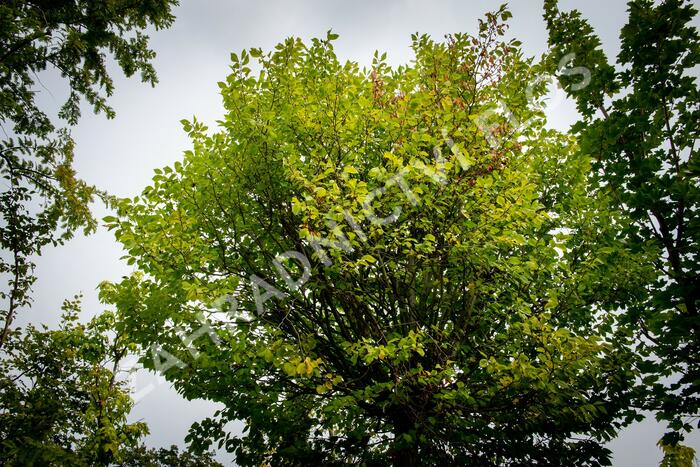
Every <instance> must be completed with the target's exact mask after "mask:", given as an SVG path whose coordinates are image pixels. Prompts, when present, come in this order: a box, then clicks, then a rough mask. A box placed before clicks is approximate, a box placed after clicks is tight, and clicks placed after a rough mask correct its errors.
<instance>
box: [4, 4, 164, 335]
mask: <svg viewBox="0 0 700 467" xmlns="http://www.w3.org/2000/svg"><path fill="white" fill-rule="evenodd" d="M176 4H177V1H176V0H152V1H147V2H133V1H130V0H99V1H95V0H77V1H73V0H71V1H68V0H31V1H26V0H8V1H3V2H2V4H0V128H2V131H3V135H4V137H3V139H1V140H0V177H1V180H2V191H1V192H0V221H1V222H0V251H1V252H2V255H1V256H0V274H2V275H3V276H7V277H8V285H9V287H8V290H7V291H2V292H0V299H1V300H3V301H6V302H7V304H6V305H3V307H2V309H0V317H1V319H2V321H3V324H2V330H0V348H1V347H2V346H3V345H4V343H5V341H6V340H7V336H8V333H9V332H10V329H11V328H10V327H11V325H12V322H13V320H14V317H15V315H16V314H17V311H18V310H19V309H20V308H24V307H27V306H29V305H30V303H31V293H30V288H31V286H32V284H33V282H34V281H35V277H34V275H33V269H34V264H33V263H32V261H31V260H30V259H29V257H30V256H31V255H32V254H35V253H40V252H41V249H42V248H43V247H44V246H45V245H50V244H53V245H56V244H58V243H62V242H63V241H64V240H66V239H68V238H70V237H71V236H72V235H73V233H74V232H75V231H76V230H78V229H81V228H83V229H84V230H85V232H91V231H93V230H94V229H95V227H96V225H97V222H96V221H95V219H94V218H93V217H92V215H91V213H90V207H89V204H90V203H91V202H92V201H93V200H94V198H95V196H96V195H101V196H102V197H106V194H105V193H102V192H99V191H98V190H97V189H96V188H95V187H93V186H91V185H89V184H88V183H86V182H84V181H82V180H81V179H80V178H79V177H78V175H77V174H76V173H75V171H74V170H73V167H72V163H73V157H74V155H73V150H74V142H73V140H72V139H71V137H70V132H69V131H68V129H66V128H62V127H61V125H60V124H59V123H58V122H59V121H61V120H62V121H64V122H66V123H67V124H68V125H75V124H76V123H77V122H78V118H79V117H80V104H81V99H84V100H85V101H86V102H87V103H88V104H89V105H91V106H92V107H93V109H94V111H95V112H98V113H99V112H104V113H106V114H107V116H108V117H113V116H114V110H113V109H112V108H111V107H110V106H109V105H108V103H107V98H108V97H109V96H110V95H111V94H112V92H113V91H114V85H113V81H112V78H111V76H110V74H109V72H108V69H107V68H108V67H107V60H108V58H113V59H114V60H115V62H116V64H117V65H118V66H119V68H121V70H122V71H123V72H124V73H125V74H126V75H127V76H132V75H133V74H135V73H140V75H141V79H142V80H143V81H145V82H148V83H150V84H152V85H153V84H155V83H156V81H157V79H156V73H155V70H154V69H153V66H152V64H151V60H152V59H153V58H154V57H155V53H154V52H153V51H152V50H151V49H150V48H149V46H148V36H147V35H146V34H145V33H144V31H145V29H146V28H147V27H149V26H150V27H154V28H156V29H159V28H165V27H168V26H170V24H171V23H172V21H173V19H174V17H173V15H172V13H171V8H172V7H173V6H174V5H176ZM45 70H52V71H54V72H58V73H59V74H60V76H61V77H62V78H63V80H65V82H67V84H68V89H69V91H70V94H69V97H68V100H67V101H66V102H65V104H64V105H63V106H62V107H61V109H60V111H59V112H58V118H59V120H57V119H54V118H51V117H50V115H52V112H51V111H49V110H47V109H45V108H42V107H40V106H39V105H38V103H37V101H36V95H37V93H38V92H39V90H38V87H39V86H40V84H41V81H40V79H39V74H40V73H42V72H44V71H45Z"/></svg>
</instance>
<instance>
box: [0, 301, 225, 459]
mask: <svg viewBox="0 0 700 467" xmlns="http://www.w3.org/2000/svg"><path fill="white" fill-rule="evenodd" d="M79 309H80V303H79V300H78V298H77V297H76V299H75V300H70V301H68V300H67V301H65V302H64V305H63V315H62V319H61V325H60V328H59V329H58V330H48V329H46V328H45V327H43V328H37V327H34V326H31V325H30V326H28V327H27V328H26V329H24V330H22V329H19V330H17V331H16V332H13V333H12V334H11V335H10V336H9V338H8V341H7V344H6V347H5V350H6V352H5V353H4V354H3V356H2V357H1V358H0V447H1V449H0V463H1V464H2V465H8V466H9V465H50V466H54V465H72V466H83V465H84V466H94V465H104V466H106V465H123V466H130V465H140V466H179V465H188V466H210V465H211V466H216V465H220V464H218V463H217V462H216V461H214V460H213V458H212V457H211V454H210V453H208V452H205V453H203V454H201V455H199V456H197V457H196V458H195V456H194V455H193V454H192V453H190V452H180V451H179V450H178V448H177V447H175V446H172V447H171V448H170V449H163V448H161V449H158V450H156V449H152V448H146V447H145V446H143V445H141V444H140V440H141V438H142V437H143V436H144V435H146V434H147V433H148V427H147V426H146V424H145V423H143V422H135V423H128V422H127V416H128V414H129V411H130V410H131V408H132V406H133V401H132V399H131V397H130V393H129V391H130V390H129V387H128V384H127V381H126V380H125V379H123V378H120V377H119V373H121V372H123V371H124V370H123V369H122V368H121V365H122V363H123V359H124V358H125V357H126V356H127V354H128V352H129V350H130V346H131V345H130V344H128V343H127V342H126V341H125V339H124V336H120V335H118V334H117V335H112V336H111V337H110V332H111V331H110V329H112V328H113V327H114V316H113V315H112V314H111V313H103V314H101V315H98V316H96V317H94V318H93V319H92V320H90V321H89V322H88V323H87V324H82V323H80V322H79V321H78V314H79Z"/></svg>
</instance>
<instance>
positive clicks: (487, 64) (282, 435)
mask: <svg viewBox="0 0 700 467" xmlns="http://www.w3.org/2000/svg"><path fill="white" fill-rule="evenodd" d="M509 15H510V14H509V12H508V11H507V10H505V9H501V10H500V11H498V12H497V13H494V14H489V15H488V16H487V18H486V19H485V20H484V21H482V22H481V23H480V28H479V31H480V32H479V33H478V34H477V35H476V36H475V37H472V36H470V35H467V34H455V35H450V36H448V37H447V38H446V41H445V42H436V41H434V40H432V39H430V38H428V37H427V36H418V35H416V36H414V37H413V42H412V47H413V50H414V52H415V60H414V61H413V62H412V63H411V64H410V65H405V66H400V67H398V68H396V69H392V68H391V67H389V66H387V64H386V63H385V61H384V60H385V56H383V55H382V56H380V55H378V54H377V55H375V58H374V61H373V64H372V66H371V67H370V69H360V68H359V67H358V65H357V64H356V63H353V62H347V63H340V62H339V61H338V59H337V58H336V56H335V53H334V51H333V47H332V40H333V39H335V37H336V36H335V35H334V34H332V33H330V32H329V34H328V37H327V38H326V39H323V40H321V39H315V40H313V41H312V43H311V44H309V45H305V44H304V43H302V42H301V41H300V40H298V39H288V40H286V41H285V42H284V43H282V44H279V45H278V46H277V47H276V49H275V50H274V51H272V52H269V53H263V52H262V51H261V50H258V49H253V50H251V51H250V52H245V51H244V52H243V53H241V55H240V56H238V55H236V54H234V55H232V60H233V63H232V70H233V72H232V74H231V75H230V76H229V77H228V78H227V80H226V82H223V83H220V87H221V93H222V97H223V100H224V106H225V108H226V110H227V113H226V116H225V118H224V119H223V121H222V122H220V128H219V130H218V131H217V132H213V133H210V132H207V128H205V127H204V126H203V125H202V124H201V123H199V122H197V121H196V120H194V121H191V122H189V121H184V122H183V124H184V127H185V130H186V131H187V132H189V134H190V136H191V137H192V140H193V149H192V150H191V151H187V152H186V153H185V157H184V160H183V161H182V162H177V163H176V164H175V165H174V167H166V168H165V169H163V170H160V169H159V170H157V171H156V175H155V177H154V179H153V185H152V186H150V187H148V188H146V189H145V190H144V191H143V193H142V195H141V196H139V197H136V198H134V199H132V200H124V201H123V202H121V203H120V205H119V213H118V217H110V218H107V219H106V221H107V222H108V224H109V225H110V226H111V228H113V229H114V230H115V232H116V234H117V237H118V239H119V240H120V241H121V242H122V244H123V245H124V246H125V248H126V249H127V252H128V258H129V262H130V263H131V264H135V265H136V266H137V267H138V268H139V272H137V273H136V274H134V275H133V276H132V277H129V278H127V279H125V280H124V281H123V282H122V283H119V284H104V285H103V288H102V298H103V299H104V300H105V301H107V302H110V303H113V304H115V305H116V307H117V310H118V323H117V329H118V332H120V333H124V334H125V335H128V336H129V338H130V339H132V340H133V341H134V342H136V343H138V344H139V345H140V346H141V348H142V349H144V350H145V351H146V357H144V363H145V364H146V365H147V366H148V367H150V368H153V369H157V370H160V371H163V372H164V373H165V375H166V377H167V378H168V379H169V380H170V381H172V382H173V383H174V385H175V387H176V388H177V389H178V390H179V391H180V392H181V393H182V394H183V395H184V396H185V397H188V398H204V399H209V400H213V401H218V402H221V403H223V404H224V405H225V408H224V409H222V410H221V411H220V412H219V413H218V414H217V416H216V417H214V418H213V419H207V420H204V421H202V422H201V423H199V424H196V425H195V426H193V429H192V432H191V434H190V440H191V441H192V442H193V443H194V446H195V447H199V448H204V447H207V446H209V445H210V444H211V443H212V442H217V441H218V443H219V446H225V448H226V449H227V450H229V451H232V452H235V454H236V458H237V462H238V463H239V464H240V465H260V464H265V463H269V464H272V465H299V464H304V465H307V464H310V463H314V462H315V463H324V464H330V465H336V464H337V465H340V464H367V465H385V464H387V463H392V462H393V463H394V464H395V465H416V464H430V465H433V464H437V463H440V462H442V463H450V464H462V465H504V464H507V465H531V464H533V463H542V464H548V465H600V464H604V463H606V462H607V460H608V457H609V451H608V450H607V449H606V448H605V447H604V446H603V443H604V442H605V441H606V440H609V439H610V438H611V437H613V436H614V435H615V433H616V431H617V429H618V428H619V427H620V426H621V425H623V424H624V423H626V422H628V421H630V420H631V419H632V417H634V416H635V414H634V412H633V411H631V410H630V409H629V406H630V397H632V395H633V390H632V386H633V383H634V378H635V376H636V374H635V371H634V367H633V365H632V360H633V356H632V355H630V353H629V351H628V349H629V347H630V344H631V341H630V340H629V337H628V336H626V335H625V334H624V333H616V328H615V327H614V326H613V325H612V323H613V321H612V314H611V312H613V311H615V310H617V309H619V308H620V307H621V306H623V304H625V303H627V302H629V301H630V300H634V299H636V297H634V296H631V295H630V294H632V293H633V292H631V291H630V288H628V287H627V285H629V284H643V283H645V282H644V281H646V280H647V278H648V276H649V275H650V274H652V273H653V271H650V270H648V268H645V267H643V266H640V267H639V268H636V267H629V264H644V258H641V257H642V256H644V254H645V252H636V251H633V250H630V249H628V248H625V247H624V245H622V244H621V242H620V241H619V240H618V239H616V237H615V232H616V229H617V227H618V226H619V225H623V224H625V223H626V222H627V221H626V219H625V217H624V216H622V215H619V214H618V213H617V212H616V211H615V210H614V209H611V206H614V198H612V197H610V196H608V194H606V193H604V192H596V191H594V190H593V188H594V187H593V186H591V178H590V176H589V174H590V163H591V161H590V160H589V159H588V157H586V156H585V155H584V154H582V153H581V152H580V151H579V150H578V147H577V145H576V143H575V141H573V140H572V139H571V138H568V137H566V136H564V135H560V134H557V133H556V132H553V131H549V130H546V129H545V127H544V117H543V112H542V107H541V96H542V95H543V93H544V90H545V80H543V79H541V77H539V75H538V72H539V71H541V69H540V68H539V66H538V65H535V64H533V61H532V60H530V59H527V58H525V57H523V55H522V53H521V52H520V50H519V49H518V43H517V42H515V41H510V42H506V41H504V40H503V39H502V35H503V34H504V32H505V27H506V26H505V24H504V22H503V21H504V20H506V19H507V18H508V16H509ZM251 58H252V59H255V61H256V62H255V63H254V64H253V63H251ZM253 68H255V69H257V70H259V72H257V73H254V72H253V71H252V69H253ZM231 420H242V421H244V422H245V430H244V434H243V435H236V434H235V433H230V432H227V431H226V428H225V425H226V423H228V422H229V421H231Z"/></svg>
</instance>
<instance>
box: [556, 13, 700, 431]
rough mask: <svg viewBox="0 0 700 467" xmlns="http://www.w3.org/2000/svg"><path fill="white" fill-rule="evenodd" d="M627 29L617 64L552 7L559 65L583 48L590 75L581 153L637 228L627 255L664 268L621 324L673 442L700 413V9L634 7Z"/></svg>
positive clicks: (625, 233) (569, 16)
mask: <svg viewBox="0 0 700 467" xmlns="http://www.w3.org/2000/svg"><path fill="white" fill-rule="evenodd" d="M628 12H629V19H628V22H627V24H626V25H625V26H624V27H623V28H622V30H621V32H620V40H621V49H620V53H619V54H618V56H617V60H616V63H610V62H609V61H608V59H607V58H606V56H605V54H604V52H603V51H602V49H601V43H600V40H599V39H598V37H597V36H596V35H595V32H594V30H593V28H592V27H591V26H590V25H589V24H588V22H587V21H586V20H585V19H584V18H582V17H581V14H580V13H579V12H578V11H572V12H568V13H567V12H561V11H559V9H558V8H557V2H556V1H555V0H548V1H546V2H545V15H544V16H545V19H546V21H547V26H548V29H549V42H550V45H551V47H552V54H553V57H554V59H555V60H556V57H558V56H560V55H561V54H562V53H567V52H574V53H575V54H576V58H575V64H576V65H578V66H584V67H586V68H588V69H589V70H590V71H591V77H592V82H591V85H590V86H588V87H587V88H585V89H582V90H577V89H576V88H574V87H572V82H571V78H569V77H567V76H563V77H561V79H560V82H561V83H562V85H563V86H564V89H565V90H566V91H567V93H568V94H569V95H570V96H571V97H573V98H574V99H575V101H576V104H577V107H578V110H579V112H580V113H581V121H580V122H579V123H577V124H576V125H574V127H573V129H572V130H573V132H574V133H575V134H576V135H577V138H578V140H579V144H580V151H581V152H582V153H584V154H589V155H590V156H591V157H592V158H593V164H592V166H591V170H592V173H593V174H594V181H593V183H594V186H595V187H596V188H595V190H596V191H597V192H606V193H610V194H611V196H613V197H614V199H615V201H616V202H615V205H614V207H615V208H616V209H617V210H618V211H619V212H620V213H622V214H623V215H624V216H625V217H627V218H628V219H630V222H627V223H624V224H620V225H619V226H618V227H617V229H616V230H617V232H616V236H617V237H618V239H619V240H620V241H621V242H624V243H625V244H626V245H627V248H629V249H631V250H634V251H637V252H646V253H645V256H646V258H647V261H646V262H647V266H648V268H649V269H652V270H653V271H654V272H655V273H654V274H653V275H651V276H650V277H649V280H648V281H647V283H646V284H643V286H642V287H641V288H638V291H639V296H638V297H637V299H636V300H634V301H632V302H629V303H626V304H624V305H623V306H621V309H622V310H624V313H623V314H622V315H621V317H620V320H619V323H618V325H619V326H622V327H625V328H627V329H629V332H630V333H634V334H635V336H636V338H637V339H636V343H637V346H638V350H639V352H640V354H641V356H642V357H643V359H644V360H643V361H642V362H640V363H639V368H640V370H641V371H642V373H643V375H644V380H643V382H644V385H645V388H647V389H648V390H646V391H644V394H643V396H642V397H641V398H640V403H639V404H640V405H641V406H642V407H644V408H646V409H648V410H653V411H655V412H656V413H657V418H659V419H661V420H667V421H669V427H670V429H671V432H669V433H668V434H667V435H666V436H665V437H664V441H665V444H667V445H673V444H675V443H676V442H677V441H679V440H680V439H682V431H683V430H690V429H691V428H692V427H691V425H690V424H689V421H690V420H692V419H693V418H695V419H697V417H698V416H699V415H700V392H699V388H700V315H699V313H700V311H699V305H700V276H699V273H700V263H699V262H698V257H699V255H700V211H699V208H700V189H699V188H700V186H699V184H698V176H699V175H700V170H699V168H700V165H699V164H700V159H699V156H698V148H697V147H696V143H697V141H698V136H699V131H700V130H699V129H698V121H699V120H700V94H699V93H698V86H697V81H696V77H695V76H694V75H693V74H694V70H696V69H697V66H698V64H700V36H698V32H697V30H696V29H695V27H693V26H692V25H691V21H692V20H693V18H694V17H695V16H696V15H697V10H696V9H695V8H694V7H693V6H692V3H691V2H687V1H684V0H663V1H660V2H653V1H651V0H634V1H630V2H629V3H628Z"/></svg>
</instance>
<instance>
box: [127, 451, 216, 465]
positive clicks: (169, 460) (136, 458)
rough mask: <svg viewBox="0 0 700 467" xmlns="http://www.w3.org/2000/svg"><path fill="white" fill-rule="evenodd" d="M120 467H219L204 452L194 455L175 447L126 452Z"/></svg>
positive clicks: (211, 457) (208, 454)
mask: <svg viewBox="0 0 700 467" xmlns="http://www.w3.org/2000/svg"><path fill="white" fill-rule="evenodd" d="M119 466H120V467H132V466H133V467H166V466H167V467H221V464H220V463H219V462H217V461H215V460H214V458H213V456H212V455H211V454H210V453H208V452H205V453H203V454H194V453H192V452H189V451H184V452H180V449H179V448H178V447H177V446H171V447H170V448H169V449H165V448H159V449H153V448H146V447H145V446H139V447H138V448H136V449H131V450H129V451H127V452H126V453H125V455H124V458H123V459H122V461H121V463H120V464H119Z"/></svg>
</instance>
